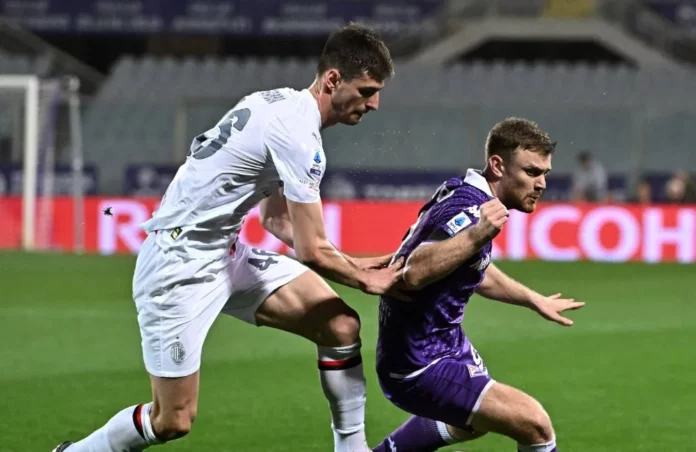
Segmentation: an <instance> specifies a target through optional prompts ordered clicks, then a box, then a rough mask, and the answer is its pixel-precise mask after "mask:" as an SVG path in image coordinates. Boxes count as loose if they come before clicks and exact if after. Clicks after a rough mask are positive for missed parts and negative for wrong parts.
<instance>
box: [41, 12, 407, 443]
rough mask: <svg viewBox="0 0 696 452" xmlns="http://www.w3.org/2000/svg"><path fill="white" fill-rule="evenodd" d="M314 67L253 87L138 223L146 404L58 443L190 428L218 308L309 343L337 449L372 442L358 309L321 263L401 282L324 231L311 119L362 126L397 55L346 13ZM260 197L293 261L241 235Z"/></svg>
mask: <svg viewBox="0 0 696 452" xmlns="http://www.w3.org/2000/svg"><path fill="white" fill-rule="evenodd" d="M317 69H318V70H317V77H316V79H315V81H314V83H313V84H312V85H311V86H310V87H309V88H308V89H305V90H302V91H296V90H293V89H289V88H282V89H275V90H271V91H265V92H257V93H253V94H250V95H249V96H247V97H245V98H244V99H242V100H241V101H240V102H239V103H238V104H237V105H236V106H235V107H234V108H232V109H231V110H230V111H229V112H228V113H227V114H226V115H225V116H224V117H223V118H222V119H221V120H220V121H219V122H218V123H217V125H215V127H213V128H212V129H210V130H208V131H207V132H205V133H204V134H202V135H200V136H198V137H196V138H195V139H194V140H193V142H192V144H191V151H190V153H189V155H188V157H187V159H186V162H185V163H184V164H183V165H182V166H181V167H180V168H179V171H178V172H177V174H176V176H175V177H174V180H173V181H172V182H171V184H170V185H169V188H168V189H167V192H166V193H165V195H164V197H163V199H162V203H161V205H160V207H159V209H158V210H157V211H156V212H155V213H154V214H153V217H152V218H151V219H150V220H149V221H147V222H146V223H145V224H144V225H143V228H144V229H145V231H147V233H148V236H147V239H146V240H145V242H144V244H143V246H142V249H141V250H140V253H139V255H138V260H137V264H136V268H135V275H134V278H133V297H134V300H135V304H136V307H137V311H138V323H139V324H140V332H141V337H142V347H143V358H144V362H145V367H146V369H147V371H148V373H149V374H150V380H151V384H152V397H153V398H152V402H150V403H144V404H138V405H134V406H131V407H129V408H126V409H124V410H122V411H121V412H119V413H117V414H116V415H115V416H114V417H112V418H111V420H109V421H108V422H107V424H106V425H104V426H103V427H101V428H100V429H99V430H97V431H95V432H94V433H92V434H91V435H89V436H88V437H86V438H85V439H83V440H81V441H78V442H75V443H70V442H65V443H62V444H61V445H59V446H58V447H57V448H56V449H54V451H58V452H63V451H67V452H87V451H89V452H111V451H113V452H116V451H118V452H121V451H140V450H143V449H146V448H148V447H149V446H152V445H156V444H163V443H165V442H167V441H172V440H175V439H177V438H181V437H182V436H184V435H186V434H187V433H188V432H189V431H190V429H191V423H192V421H193V419H194V418H195V417H196V409H197V402H198V387H199V368H200V361H201V351H202V347H203V342H204V340H205V337H206V335H207V333H208V330H209V329H210V327H211V325H212V324H213V321H214V320H215V318H216V317H217V315H218V314H219V313H220V312H224V313H226V314H229V315H232V316H234V317H237V318H238V319H240V320H243V321H245V322H248V323H251V324H253V325H259V326H268V327H272V328H276V329H281V330H284V331H288V332H291V333H294V334H297V335H300V336H303V337H305V338H307V339H309V340H311V341H313V342H314V343H316V345H317V350H318V361H319V363H318V366H319V371H320V381H321V385H322V389H323V391H324V394H325V395H326V398H327V400H328V402H329V407H330V409H331V417H332V423H331V426H332V429H333V435H334V444H335V451H341V452H342V451H369V450H370V449H369V447H368V446H367V444H366V441H365V426H364V420H365V398H366V391H365V378H364V376H363V367H362V360H361V357H360V338H359V329H360V321H359V318H358V315H357V313H356V312H355V311H354V310H353V309H351V308H350V307H348V306H347V305H346V304H345V303H344V302H343V301H342V300H341V299H340V298H339V296H338V295H337V294H336V292H335V291H334V290H333V289H331V287H330V286H329V285H328V284H327V283H326V282H325V281H324V280H323V279H322V278H321V277H320V276H319V275H321V276H324V277H326V278H328V279H330V280H333V281H336V282H338V283H341V284H344V285H347V286H350V287H354V288H358V289H361V290H363V291H364V292H366V293H370V294H384V293H391V294H394V293H397V294H398V290H397V289H396V286H398V284H397V282H398V281H399V280H400V278H401V266H402V265H401V264H398V265H393V266H387V264H388V263H389V261H390V259H391V256H384V257H378V258H365V259H358V258H351V257H348V256H346V255H344V254H342V253H341V252H339V251H338V250H337V249H336V248H335V247H334V246H333V245H332V244H331V243H330V242H329V241H328V240H327V238H326V234H325V230H324V222H323V216H322V205H321V200H320V196H319V183H320V181H321V178H322V175H323V173H324V171H325V169H326V155H325V154H324V151H323V149H322V141H321V136H320V131H321V129H323V128H325V127H329V126H332V125H335V124H338V123H342V124H349V125H355V124H358V123H359V122H360V120H361V118H362V116H363V115H364V114H365V113H367V112H369V111H371V110H376V109H377V108H378V106H379V95H380V90H381V89H382V87H383V86H384V82H385V81H386V80H387V79H388V78H390V77H391V75H392V74H393V64H392V60H391V57H390V55H389V51H388V49H387V47H386V46H385V44H384V43H383V42H382V41H381V40H380V39H379V37H378V36H377V35H376V34H375V33H373V32H372V31H371V30H369V29H367V28H364V27H361V26H358V25H350V26H348V27H345V28H343V29H341V30H339V31H337V32H335V33H334V34H332V35H331V36H330V37H329V39H328V41H327V43H326V45H325V47H324V51H323V53H322V55H321V57H320V60H319V64H318V68H317ZM231 82H233V81H231ZM259 204H260V209H261V222H262V224H263V226H264V227H265V228H266V229H267V230H268V231H270V232H271V233H273V234H274V235H275V236H276V237H278V238H279V239H280V240H282V241H283V242H285V243H286V244H288V245H289V246H290V247H292V248H294V250H295V253H296V256H297V257H298V259H299V261H300V262H298V261H296V260H293V259H291V258H289V257H286V256H282V255H278V254H275V253H271V252H268V251H264V250H258V249H252V248H249V247H247V246H245V245H243V244H241V243H239V242H238V241H237V239H238V234H239V230H240V228H241V227H242V223H243V221H244V218H245V216H246V214H247V213H248V212H249V211H250V210H251V209H252V208H254V207H255V206H257V205H259ZM308 267H309V268H308ZM309 269H311V270H309ZM312 270H313V271H312Z"/></svg>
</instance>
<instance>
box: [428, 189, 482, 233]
mask: <svg viewBox="0 0 696 452" xmlns="http://www.w3.org/2000/svg"><path fill="white" fill-rule="evenodd" d="M480 207H481V202H480V200H479V199H478V198H477V197H475V196H471V195H470V194H468V193H466V192H465V191H464V192H462V193H456V192H455V193H454V194H453V195H452V196H450V197H448V198H447V199H444V200H442V201H440V202H438V203H436V204H435V205H434V206H433V207H432V208H431V211H430V212H429V213H430V221H431V229H432V232H431V234H430V236H429V237H428V239H427V241H428V242H435V241H440V240H445V239H448V238H450V237H454V236H455V235H457V234H459V233H460V232H462V231H465V230H466V229H468V228H470V227H472V226H474V225H475V224H477V223H478V222H479V218H480V217H481V213H480Z"/></svg>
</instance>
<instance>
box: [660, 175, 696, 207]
mask: <svg viewBox="0 0 696 452" xmlns="http://www.w3.org/2000/svg"><path fill="white" fill-rule="evenodd" d="M665 197H666V199H667V202H671V203H684V204H686V203H689V204H691V203H696V186H695V185H694V181H693V180H691V178H690V177H689V173H687V172H686V171H684V170H678V171H676V172H675V173H674V175H673V176H672V178H671V179H670V180H668V181H667V184H666V185H665Z"/></svg>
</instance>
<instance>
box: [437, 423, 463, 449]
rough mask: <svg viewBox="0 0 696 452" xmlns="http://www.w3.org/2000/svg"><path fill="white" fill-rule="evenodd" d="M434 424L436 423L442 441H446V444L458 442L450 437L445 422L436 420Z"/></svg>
mask: <svg viewBox="0 0 696 452" xmlns="http://www.w3.org/2000/svg"><path fill="white" fill-rule="evenodd" d="M435 424H436V425H437V431H438V432H439V433H440V437H441V438H442V440H443V441H444V442H446V443H447V444H457V443H458V442H459V441H457V440H456V439H454V438H452V436H451V435H450V433H449V430H447V424H445V423H444V422H440V421H436V422H435Z"/></svg>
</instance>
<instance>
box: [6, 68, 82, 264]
mask: <svg viewBox="0 0 696 452" xmlns="http://www.w3.org/2000/svg"><path fill="white" fill-rule="evenodd" d="M78 88H79V86H78V83H77V81H76V80H75V79H73V78H66V79H40V78H39V77H36V76H31V75H29V76H16V75H0V170H2V174H3V175H4V177H2V178H0V195H4V196H6V197H10V198H12V197H14V198H20V199H21V214H20V215H15V219H16V221H15V224H14V225H13V227H12V228H10V229H14V231H13V230H6V231H4V232H2V231H0V234H3V233H4V234H13V235H12V237H13V239H8V238H7V237H6V238H5V240H4V241H3V243H4V244H5V245H7V244H8V241H10V240H14V239H16V240H17V241H18V243H14V244H13V243H10V245H14V247H17V248H22V249H24V250H54V249H56V248H55V243H56V241H55V234H56V229H57V226H58V225H56V224H55V222H54V218H55V215H54V199H55V196H57V195H61V196H63V195H68V196H72V197H73V210H74V212H75V221H74V223H73V225H74V230H73V231H72V233H73V235H74V241H73V243H75V251H81V249H82V229H81V228H82V224H83V221H82V218H81V216H82V213H83V209H82V200H83V180H82V149H81V140H80V138H81V130H80V120H79V119H80V115H79V94H78ZM59 167H60V168H66V167H67V168H70V169H71V171H72V173H73V174H72V182H73V184H72V187H65V184H59V185H58V186H57V185H56V182H57V178H56V168H59ZM0 214H5V213H4V212H0ZM8 216H9V214H8ZM3 227H7V222H5V223H3ZM17 229H19V231H17ZM17 232H19V233H17Z"/></svg>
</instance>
